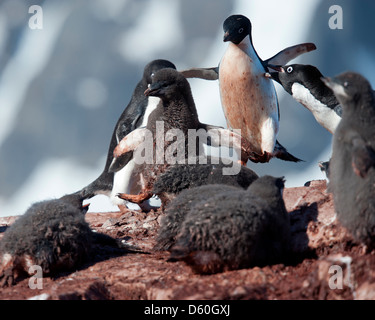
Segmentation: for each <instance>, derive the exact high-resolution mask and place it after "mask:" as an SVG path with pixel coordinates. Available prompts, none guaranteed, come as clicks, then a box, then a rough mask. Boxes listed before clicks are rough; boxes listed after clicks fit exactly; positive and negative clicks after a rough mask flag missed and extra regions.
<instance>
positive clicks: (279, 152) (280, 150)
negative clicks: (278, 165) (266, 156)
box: [273, 140, 305, 162]
mask: <svg viewBox="0 0 375 320" xmlns="http://www.w3.org/2000/svg"><path fill="white" fill-rule="evenodd" d="M273 156H274V157H276V158H278V159H281V160H284V161H290V162H305V160H301V159H299V158H297V157H295V156H293V155H292V154H290V153H289V152H288V151H287V150H286V149H285V147H283V146H282V145H281V144H280V142H279V141H277V140H276V145H275V149H274V152H273Z"/></svg>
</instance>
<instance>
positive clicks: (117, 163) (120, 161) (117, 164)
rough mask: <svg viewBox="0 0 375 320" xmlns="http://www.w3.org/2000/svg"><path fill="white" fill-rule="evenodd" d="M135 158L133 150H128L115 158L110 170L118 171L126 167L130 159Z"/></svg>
mask: <svg viewBox="0 0 375 320" xmlns="http://www.w3.org/2000/svg"><path fill="white" fill-rule="evenodd" d="M132 158H133V152H132V151H130V152H127V153H125V154H123V155H121V156H119V157H117V158H113V160H112V163H111V165H110V166H109V168H108V172H118V171H120V170H121V169H122V168H123V167H125V166H126V165H127V164H128V163H129V161H130V160H131V159H132Z"/></svg>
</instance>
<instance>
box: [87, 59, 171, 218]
mask: <svg viewBox="0 0 375 320" xmlns="http://www.w3.org/2000/svg"><path fill="white" fill-rule="evenodd" d="M163 68H173V69H176V67H175V65H174V64H173V63H172V62H170V61H167V60H162V59H159V60H153V61H151V62H150V63H148V64H147V65H146V66H145V68H144V72H143V77H142V79H141V81H139V83H138V84H137V86H136V87H135V89H134V92H133V95H132V97H131V100H130V102H129V104H128V105H127V107H126V108H125V110H124V111H123V112H122V114H121V116H120V117H119V119H118V121H117V123H116V126H115V128H114V131H113V134H112V138H111V141H110V144H109V149H108V155H107V160H106V164H105V166H104V170H103V172H102V173H101V175H100V176H99V177H98V178H97V179H96V180H94V181H93V182H92V183H90V184H89V185H88V186H86V187H85V188H83V189H82V190H81V195H82V196H83V197H84V198H91V197H93V196H95V195H97V194H105V195H107V196H109V197H110V198H111V201H112V202H113V203H114V204H116V205H125V203H126V202H125V201H124V200H122V199H120V198H118V197H116V195H117V194H118V193H131V192H137V189H136V188H137V186H138V183H137V181H138V179H139V178H138V177H136V176H134V175H133V174H132V172H133V169H134V162H133V161H132V158H131V153H129V154H128V155H127V156H124V157H122V159H121V162H119V161H118V162H117V166H118V168H117V171H116V172H112V171H109V168H110V165H111V163H112V162H113V150H114V149H115V147H116V146H117V144H118V143H119V141H121V139H122V138H124V137H125V136H126V135H127V134H129V133H130V132H132V131H133V130H135V129H137V128H139V127H143V126H146V124H147V120H148V117H149V115H150V114H151V112H152V111H153V110H155V109H156V107H157V106H158V104H159V103H161V101H160V99H159V98H157V97H152V96H145V95H144V92H145V90H146V89H147V87H148V85H149V84H150V83H151V82H152V77H153V75H154V74H155V72H156V71H158V70H160V69H163ZM147 207H148V206H147V205H146V204H144V207H143V209H145V210H146V211H147V209H148V208H147Z"/></svg>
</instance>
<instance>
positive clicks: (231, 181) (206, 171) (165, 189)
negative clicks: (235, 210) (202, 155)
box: [153, 161, 258, 206]
mask: <svg viewBox="0 0 375 320" xmlns="http://www.w3.org/2000/svg"><path fill="white" fill-rule="evenodd" d="M232 165H237V166H238V171H237V170H236V171H235V172H238V173H237V174H224V173H223V168H225V167H227V166H226V165H225V164H223V163H222V162H219V163H218V164H212V162H211V161H208V163H207V164H184V165H176V166H172V167H170V168H168V170H167V171H166V172H164V173H162V174H161V175H160V176H159V177H158V178H157V180H156V182H155V184H154V187H153V193H154V194H156V195H157V196H158V197H159V198H160V199H161V200H162V203H163V205H164V206H166V205H167V204H168V203H169V201H171V200H172V199H174V197H175V196H176V195H178V194H179V193H180V192H181V191H182V190H184V189H190V188H194V187H198V186H202V185H207V184H225V185H231V186H238V187H241V188H245V189H246V188H247V187H248V186H249V185H250V184H251V183H252V182H253V181H254V180H256V179H258V175H257V174H256V173H255V172H254V171H253V170H251V169H250V168H247V167H245V166H241V165H239V164H232ZM231 168H233V167H231Z"/></svg>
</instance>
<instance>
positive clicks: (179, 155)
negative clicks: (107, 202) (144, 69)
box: [110, 68, 253, 204]
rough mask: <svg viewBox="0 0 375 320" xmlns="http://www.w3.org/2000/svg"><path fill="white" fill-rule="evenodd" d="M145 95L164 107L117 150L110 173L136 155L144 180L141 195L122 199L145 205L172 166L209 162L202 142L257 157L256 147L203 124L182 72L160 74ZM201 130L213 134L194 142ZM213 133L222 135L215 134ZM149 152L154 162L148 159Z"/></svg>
mask: <svg viewBox="0 0 375 320" xmlns="http://www.w3.org/2000/svg"><path fill="white" fill-rule="evenodd" d="M145 94H146V95H147V96H154V97H159V98H160V99H161V100H162V104H161V105H160V106H159V107H158V108H156V109H155V110H154V111H153V112H152V113H151V115H150V117H149V119H148V123H147V126H146V127H145V128H138V129H136V130H134V131H132V132H131V133H130V134H128V135H127V136H126V137H124V138H123V139H122V140H121V141H120V143H119V144H118V145H117V147H116V148H115V150H114V161H113V163H112V165H111V167H110V170H115V169H113V167H114V168H116V161H117V160H118V159H121V157H122V156H123V155H126V154H127V153H129V152H132V153H133V157H135V158H136V159H137V160H136V162H137V163H138V162H139V163H138V165H137V166H136V168H135V170H136V171H137V172H138V173H139V175H140V176H141V177H142V179H141V180H140V181H139V183H140V188H141V190H142V191H141V192H139V193H138V194H124V193H121V194H119V197H120V198H121V199H124V200H127V201H130V202H133V203H137V204H138V203H142V202H143V201H145V200H147V199H149V198H150V197H151V196H152V195H153V192H152V189H153V184H154V182H155V181H156V179H157V177H158V175H160V174H161V173H163V172H164V171H165V170H166V169H167V168H169V167H170V166H171V165H180V164H186V163H189V164H191V163H197V161H198V162H199V163H202V162H201V160H203V161H204V160H206V161H207V157H205V155H204V150H203V148H201V145H202V143H207V144H210V145H213V146H226V147H234V148H235V150H236V152H237V153H240V154H241V159H248V158H249V157H251V156H253V154H252V153H251V150H252V149H253V148H252V146H250V145H249V144H248V143H247V140H246V139H242V137H241V136H240V135H238V134H236V133H235V132H232V131H231V130H228V129H223V128H219V127H215V126H210V125H207V124H203V123H201V122H200V121H199V119H198V114H197V110H196V107H195V103H194V99H193V96H192V93H191V88H190V85H189V83H188V81H187V80H186V78H185V77H184V76H183V75H182V74H181V73H179V72H178V71H176V70H174V69H172V68H166V69H162V70H159V71H158V72H156V73H155V75H154V77H153V79H152V83H151V85H150V86H149V88H148V89H147V90H146V91H145ZM200 129H203V130H205V132H209V133H210V135H209V136H208V137H207V140H206V141H201V139H200V137H199V135H193V140H192V139H191V136H190V134H191V133H192V132H194V133H197V132H198V130H200ZM213 132H217V133H218V134H212V133H213ZM160 134H161V135H162V136H161V135H160ZM170 134H172V136H174V137H176V138H177V140H176V141H175V140H174V137H172V136H169V137H168V135H170ZM139 150H141V151H139ZM133 151H134V152H133ZM147 153H148V154H149V155H150V159H148V158H147V155H146V154H147ZM137 157H138V158H137ZM202 157H203V159H201V158H202ZM190 160H192V161H193V162H191V161H190ZM233 162H234V161H233ZM203 163H204V162H203ZM234 173H235V172H234Z"/></svg>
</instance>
